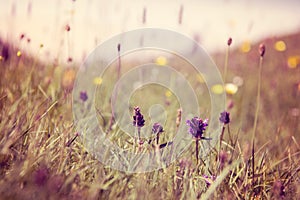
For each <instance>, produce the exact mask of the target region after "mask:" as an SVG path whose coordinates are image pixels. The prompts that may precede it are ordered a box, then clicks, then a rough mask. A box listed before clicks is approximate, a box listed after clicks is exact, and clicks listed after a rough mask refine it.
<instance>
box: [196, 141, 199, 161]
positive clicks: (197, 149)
mask: <svg viewBox="0 0 300 200" xmlns="http://www.w3.org/2000/svg"><path fill="white" fill-rule="evenodd" d="M196 160H197V165H198V164H199V138H196Z"/></svg>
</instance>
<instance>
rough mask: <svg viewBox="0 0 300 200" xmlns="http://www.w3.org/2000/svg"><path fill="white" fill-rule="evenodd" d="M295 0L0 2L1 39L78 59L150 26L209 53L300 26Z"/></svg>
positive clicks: (56, 57)
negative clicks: (114, 38)
mask: <svg viewBox="0 0 300 200" xmlns="http://www.w3.org/2000/svg"><path fill="white" fill-rule="evenodd" d="M299 7H300V1H297V0H288V1H280V0H275V1H271V0H268V1H259V0H251V1H250V0H242V1H240V0H239V1H237V0H214V1H196V0H188V1H173V0H165V1H158V0H153V1H140V0H139V1H138V0H131V1H120V0H111V1H107V0H98V1H97V0H86V1H83V0H77V1H76V0H64V1H62V0H52V1H45V0H42V1H40V0H39V1H38V0H7V1H4V0H2V1H1V3H0V18H1V20H0V38H1V40H2V41H8V42H11V43H14V44H15V45H16V46H18V47H19V48H20V49H21V50H22V52H28V53H30V54H33V55H36V54H37V53H38V54H39V56H40V57H41V59H42V60H44V59H45V60H49V61H58V62H62V63H64V62H68V61H69V62H70V61H77V62H81V61H82V60H83V59H84V58H85V57H86V56H87V55H88V53H89V52H91V51H92V50H93V49H94V48H95V47H96V46H97V45H99V44H100V43H101V42H103V41H105V40H107V39H109V38H110V37H112V36H113V35H116V34H119V33H122V32H124V31H128V30H132V29H137V28H142V27H155V28H166V29H171V30H174V31H178V32H180V33H183V34H185V35H187V36H189V37H191V38H193V39H195V40H196V41H198V42H199V43H200V44H201V45H202V46H203V47H204V48H205V49H206V50H207V51H208V52H209V53H212V52H218V51H224V47H225V46H226V42H227V39H228V37H232V38H233V39H234V42H233V48H235V47H239V46H241V45H243V44H245V43H246V44H249V43H252V42H253V43H255V42H257V41H259V40H261V39H263V38H266V37H279V36H282V35H286V34H291V33H296V32H298V31H299V30H300V21H299V19H300V12H299V10H298V9H299Z"/></svg>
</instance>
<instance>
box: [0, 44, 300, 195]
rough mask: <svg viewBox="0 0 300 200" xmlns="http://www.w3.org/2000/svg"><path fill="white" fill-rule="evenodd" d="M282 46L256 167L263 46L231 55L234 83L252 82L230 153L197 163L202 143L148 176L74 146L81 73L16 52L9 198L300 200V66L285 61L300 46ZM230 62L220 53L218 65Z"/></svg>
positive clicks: (10, 84) (5, 183) (7, 87)
mask: <svg viewBox="0 0 300 200" xmlns="http://www.w3.org/2000/svg"><path fill="white" fill-rule="evenodd" d="M287 41H289V40H288V39H287ZM272 42H273V41H272V40H271V41H268V42H267V43H266V44H267V53H266V56H265V58H264V59H265V60H264V66H263V80H262V91H261V109H260V113H259V119H258V124H257V132H256V137H255V140H254V141H255V147H256V148H255V152H254V153H255V154H254V156H255V162H254V163H255V166H254V168H253V167H252V166H251V164H252V163H253V162H252V159H253V157H252V154H251V133H252V132H251V131H252V127H253V123H254V114H255V113H254V110H255V107H256V103H255V99H256V92H257V91H256V88H257V84H256V83H257V74H258V71H257V70H258V67H257V66H258V57H259V56H258V53H257V52H256V51H255V49H254V50H252V51H251V52H250V53H248V54H244V53H241V52H237V51H234V52H233V53H232V54H231V55H230V58H229V65H228V72H227V80H231V79H232V77H233V76H236V75H239V76H241V77H242V78H243V79H244V85H243V86H242V87H241V88H240V90H239V91H238V93H237V94H235V95H230V96H229V99H230V100H232V101H233V102H234V106H233V108H232V109H231V110H230V112H231V118H232V122H231V124H230V130H231V133H230V137H229V134H228V132H227V131H225V134H224V141H223V144H222V150H221V151H220V153H219V154H218V153H217V152H219V151H217V150H214V151H212V152H211V153H210V155H209V156H208V157H207V158H203V162H200V163H199V164H198V165H197V164H196V159H195V158H194V154H195V152H194V146H193V145H194V144H193V145H192V146H191V147H190V148H189V150H188V151H187V152H185V154H184V155H183V156H182V158H181V159H179V160H178V161H176V162H174V163H172V165H171V166H169V167H167V168H165V169H160V170H157V171H153V172H149V173H141V174H127V173H124V172H119V171H116V170H113V169H110V168H109V167H105V166H103V165H102V164H101V163H100V162H99V161H98V160H95V159H94V158H93V157H92V156H91V155H90V154H89V153H87V152H86V151H85V149H84V147H83V146H82V144H81V143H80V140H79V139H75V140H74V142H73V143H72V144H71V145H69V146H68V145H67V143H68V142H69V141H70V140H72V139H73V138H74V137H75V134H76V133H75V130H74V127H73V123H72V110H71V100H72V97H71V96H72V94H71V90H72V81H73V79H74V74H75V68H67V69H66V68H62V67H59V66H48V65H47V66H44V65H42V64H40V63H39V62H38V61H36V60H35V59H32V58H29V57H26V56H25V55H22V56H21V57H17V56H16V50H15V49H14V48H10V49H11V50H10V58H8V59H7V60H4V59H2V61H1V62H0V72H1V79H0V85H1V88H0V108H1V110H0V112H1V114H0V130H1V135H0V198H1V199H200V198H203V199H300V187H299V183H300V177H299V176H300V167H299V163H300V142H299V141H300V136H299V133H300V125H299V117H300V116H299V113H298V115H295V113H294V115H291V110H292V109H300V104H299V102H300V99H299V98H300V89H299V88H297V87H299V86H297V87H296V88H295V87H294V85H295V84H297V83H299V82H300V80H299V69H300V68H299V66H298V68H296V69H288V68H287V67H286V66H285V65H283V63H285V60H286V59H287V58H288V56H289V55H290V54H295V52H297V51H298V50H297V49H296V48H297V46H295V47H292V45H290V46H291V47H292V48H291V49H288V51H286V52H284V53H281V52H276V51H274V50H271V48H272V47H271V44H272ZM289 42H290V44H292V43H295V42H298V43H299V42H300V41H297V40H295V39H291V40H290V41H289ZM289 42H287V45H288V46H289ZM268 47H270V48H268ZM298 53H299V52H298ZM223 59H224V56H223V55H222V56H215V60H216V62H217V64H220V65H222V63H223ZM220 68H222V67H220ZM174 113H176V111H174ZM296 114H297V113H296ZM175 118H176V116H175ZM226 130H228V129H226ZM184 134H185V133H184ZM218 156H220V159H218ZM218 160H219V162H218ZM253 169H254V172H253ZM252 174H254V177H253V176H252Z"/></svg>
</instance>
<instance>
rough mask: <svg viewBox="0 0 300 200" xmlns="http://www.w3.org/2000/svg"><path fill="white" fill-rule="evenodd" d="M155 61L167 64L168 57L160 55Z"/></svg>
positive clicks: (159, 63) (163, 64)
mask: <svg viewBox="0 0 300 200" xmlns="http://www.w3.org/2000/svg"><path fill="white" fill-rule="evenodd" d="M155 63H156V64H157V65H160V66H165V65H167V59H166V58H165V57H163V56H159V57H157V58H156V61H155Z"/></svg>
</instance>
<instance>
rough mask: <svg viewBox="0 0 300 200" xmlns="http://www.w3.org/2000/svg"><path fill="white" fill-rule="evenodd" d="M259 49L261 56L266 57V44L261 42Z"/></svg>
mask: <svg viewBox="0 0 300 200" xmlns="http://www.w3.org/2000/svg"><path fill="white" fill-rule="evenodd" d="M258 51H259V54H260V56H261V57H264V55H265V52H266V46H265V45H264V44H260V45H259V49H258Z"/></svg>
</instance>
